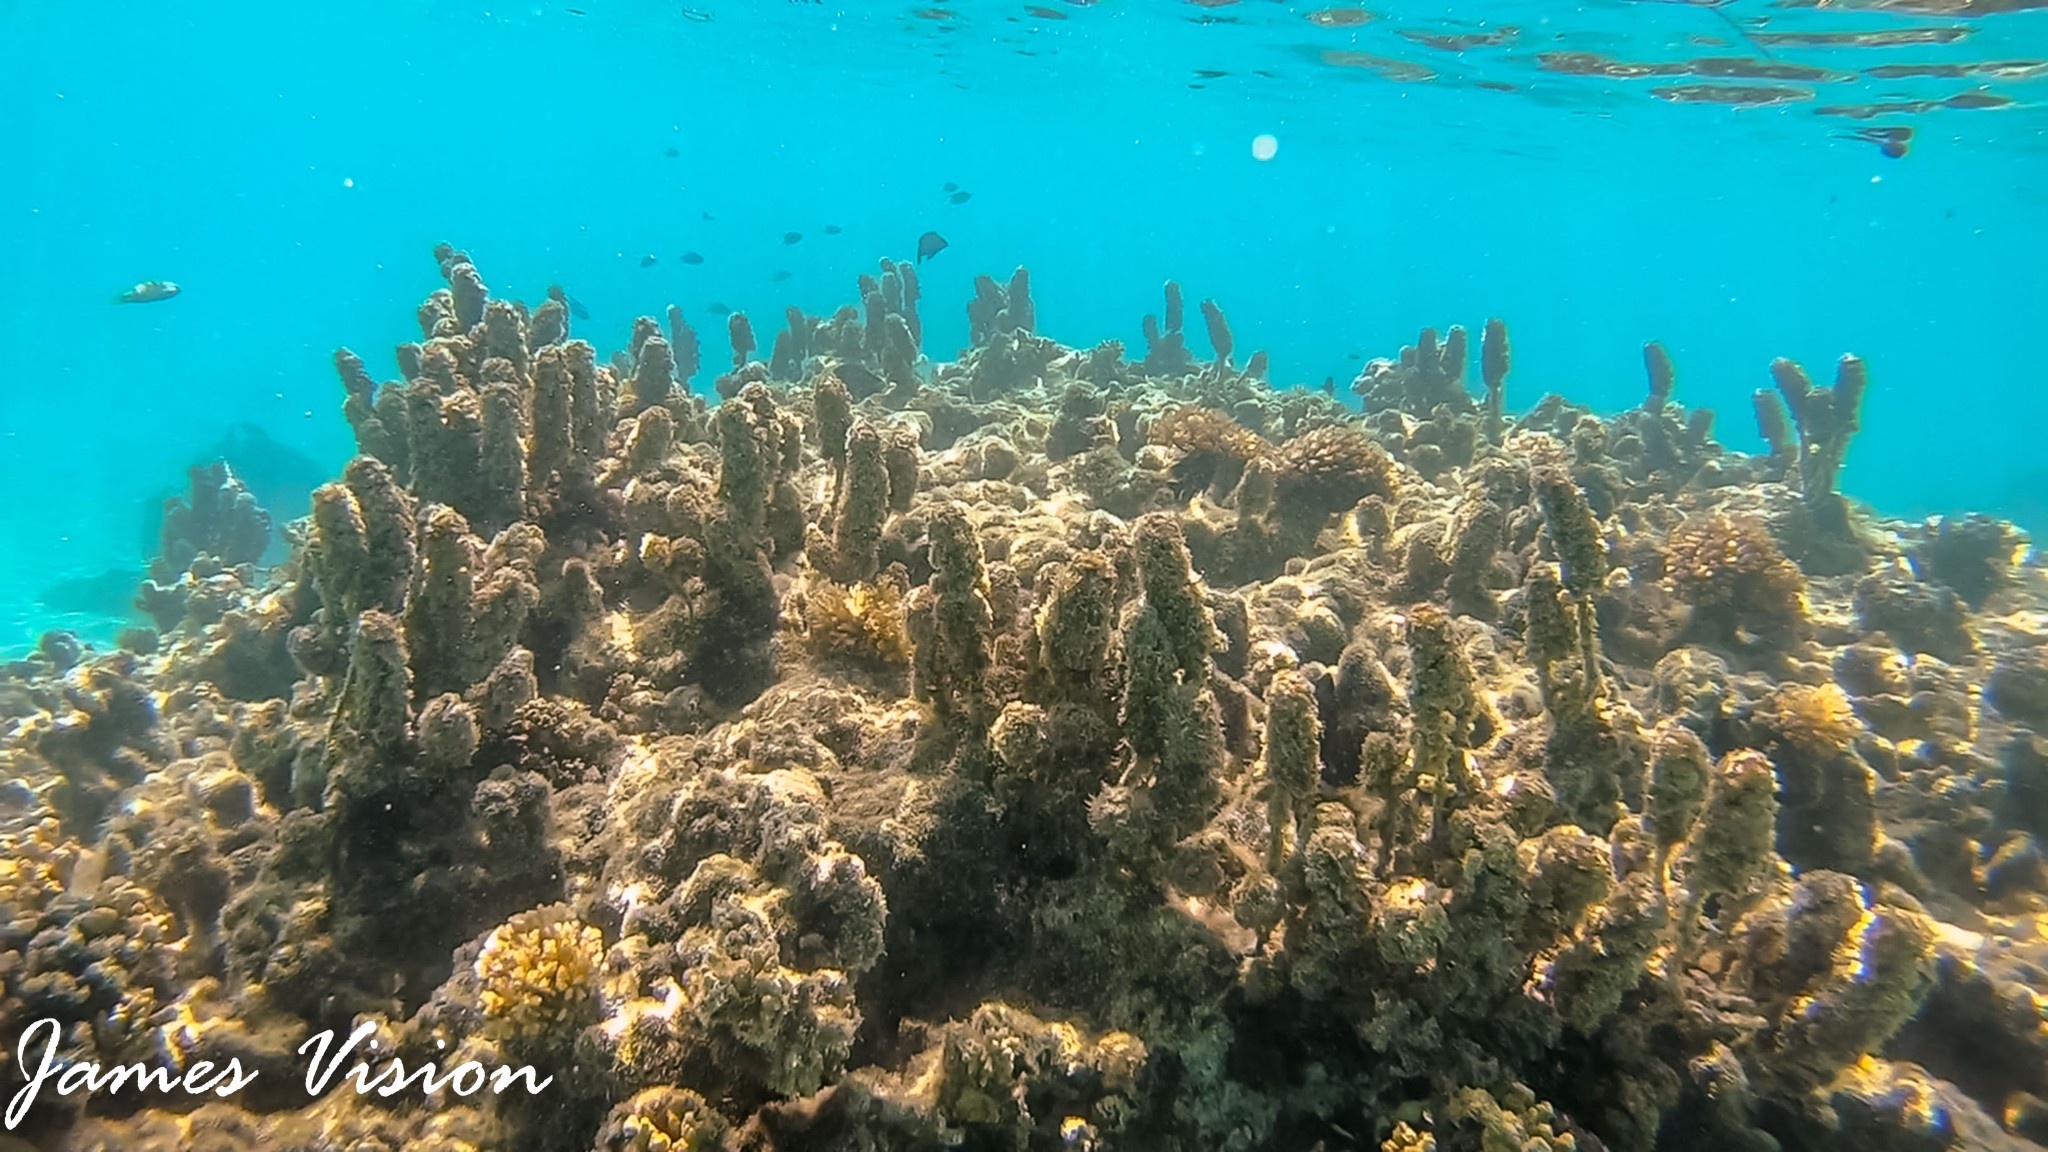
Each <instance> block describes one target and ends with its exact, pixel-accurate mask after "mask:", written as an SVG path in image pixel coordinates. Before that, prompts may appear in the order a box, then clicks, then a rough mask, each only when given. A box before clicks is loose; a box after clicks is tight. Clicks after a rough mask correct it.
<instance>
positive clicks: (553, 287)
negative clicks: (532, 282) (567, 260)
mask: <svg viewBox="0 0 2048 1152" xmlns="http://www.w3.org/2000/svg"><path fill="white" fill-rule="evenodd" d="M548 299H550V300H560V301H561V302H562V307H564V308H567V309H568V310H569V315H571V316H573V317H575V318H576V319H578V320H588V319H590V309H588V308H585V307H584V306H583V302H582V301H581V300H578V299H576V298H575V297H574V296H571V295H569V294H568V293H567V292H565V291H563V290H562V286H561V285H560V284H550V285H548Z"/></svg>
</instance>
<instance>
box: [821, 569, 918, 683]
mask: <svg viewBox="0 0 2048 1152" xmlns="http://www.w3.org/2000/svg"><path fill="white" fill-rule="evenodd" d="M804 620H805V622H806V623H807V624H808V625H809V627H810V635H811V649H812V651H813V652H815V653H816V654H817V655H819V656H820V657H834V656H837V657H841V658H850V659H856V660H862V661H866V662H869V663H875V664H882V665H885V666H888V667H891V668H903V667H907V666H909V664H910V655H911V644H910V633H909V631H908V630H907V629H906V627H905V625H904V620H903V586H902V584H901V583H900V582H898V581H896V580H894V579H891V578H890V577H889V576H888V575H886V574H885V575H883V576H880V577H877V578H876V579H875V580H874V581H872V582H869V581H865V580H863V581H861V582H860V583H857V584H855V585H853V586H852V587H851V588H848V587H845V586H842V585H839V584H835V583H833V582H832V581H830V580H819V581H817V582H816V583H815V584H813V585H812V587H811V591H810V595H809V596H808V597H806V599H805V602H804Z"/></svg>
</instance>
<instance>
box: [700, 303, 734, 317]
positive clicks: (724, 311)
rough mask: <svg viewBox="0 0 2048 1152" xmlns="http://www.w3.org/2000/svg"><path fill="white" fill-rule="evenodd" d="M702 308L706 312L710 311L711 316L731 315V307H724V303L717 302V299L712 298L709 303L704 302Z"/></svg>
mask: <svg viewBox="0 0 2048 1152" xmlns="http://www.w3.org/2000/svg"><path fill="white" fill-rule="evenodd" d="M704 310H705V311H706V312H709V313H711V314H712V315H713V316H730V315H732V309H731V308H728V307H726V306H725V305H723V304H721V303H719V302H718V301H716V300H713V301H712V302H711V303H709V304H706V305H705V306H704Z"/></svg>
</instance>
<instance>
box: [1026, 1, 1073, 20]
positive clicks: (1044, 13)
mask: <svg viewBox="0 0 2048 1152" xmlns="http://www.w3.org/2000/svg"><path fill="white" fill-rule="evenodd" d="M1024 10H1025V11H1026V12H1029V13H1031V14H1032V15H1033V16H1036V17H1038V18H1039V19H1040V20H1065V19H1066V18H1067V14H1066V13H1065V12H1060V11H1057V10H1055V9H1052V8H1040V7H1038V6H1036V5H1033V6H1031V7H1029V8H1026V9H1024Z"/></svg>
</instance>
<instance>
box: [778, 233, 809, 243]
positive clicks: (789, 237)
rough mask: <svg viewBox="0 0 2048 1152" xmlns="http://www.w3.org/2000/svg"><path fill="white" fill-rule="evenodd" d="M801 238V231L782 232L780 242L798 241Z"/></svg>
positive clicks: (802, 236)
mask: <svg viewBox="0 0 2048 1152" xmlns="http://www.w3.org/2000/svg"><path fill="white" fill-rule="evenodd" d="M803 238H804V234H803V233H801V232H784V233H783V234H782V242H783V243H784V244H796V243H800V242H801V241H802V240H803Z"/></svg>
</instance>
